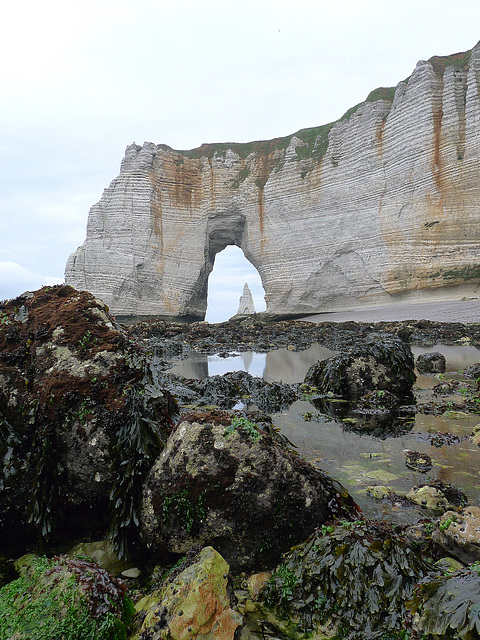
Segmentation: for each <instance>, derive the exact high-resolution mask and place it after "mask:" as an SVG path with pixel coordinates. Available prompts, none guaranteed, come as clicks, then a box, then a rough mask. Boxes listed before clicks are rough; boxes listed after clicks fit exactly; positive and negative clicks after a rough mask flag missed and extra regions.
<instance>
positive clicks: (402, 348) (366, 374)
mask: <svg viewBox="0 0 480 640" xmlns="http://www.w3.org/2000/svg"><path fill="white" fill-rule="evenodd" d="M414 381H415V372H414V358H413V355H412V351H411V349H410V347H409V346H408V345H407V343H406V342H404V341H403V340H402V339H401V338H399V337H398V336H395V335H391V334H388V333H371V334H370V335H368V336H367V337H366V338H365V340H364V341H363V342H361V343H359V344H358V345H356V346H354V347H352V348H351V349H349V350H348V351H346V352H344V353H339V354H338V355H335V356H332V357H330V358H327V359H326V360H320V361H319V362H317V363H315V364H314V365H313V366H312V367H310V369H309V370H308V372H307V375H306V376H305V383H306V384H309V385H312V386H315V387H317V388H318V390H319V391H320V392H321V393H324V394H333V395H334V396H338V397H341V398H345V399H346V400H350V401H357V400H359V399H360V398H361V397H362V396H366V395H367V394H369V393H371V392H373V391H376V392H378V391H386V392H387V391H388V392H389V393H390V394H392V395H393V396H395V397H396V398H397V400H398V402H400V403H406V402H411V401H412V400H413V394H412V388H413V383H414Z"/></svg>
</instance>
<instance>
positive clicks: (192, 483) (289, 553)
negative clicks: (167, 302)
mask: <svg viewBox="0 0 480 640" xmlns="http://www.w3.org/2000/svg"><path fill="white" fill-rule="evenodd" d="M466 342H467V343H468V344H471V345H476V346H478V345H480V325H478V324H470V325H463V324H460V323H451V324H450V323H440V322H430V321H422V320H416V321H403V322H384V323H375V324H373V323H354V322H347V323H334V322H328V323H321V324H313V323H309V322H300V321H289V322H287V321H284V322H272V323H264V322H259V321H258V319H256V318H255V317H252V318H248V319H245V320H241V321H238V322H228V323H223V324H220V325H209V324H207V323H203V322H198V323H192V324H176V323H166V322H163V321H160V320H151V321H148V322H141V323H138V324H136V325H132V326H129V327H126V326H124V325H119V324H118V323H117V322H116V320H115V319H114V318H113V317H112V316H111V315H110V313H109V310H108V308H107V307H106V306H105V305H104V304H103V302H102V301H100V300H98V299H96V298H95V297H94V296H92V295H91V294H89V293H87V292H79V291H76V290H75V289H73V288H72V287H69V286H63V285H61V286H55V287H44V288H43V289H41V290H39V291H35V292H29V293H26V294H24V295H22V296H20V297H19V298H17V299H15V300H10V301H5V302H3V303H1V305H0V429H1V436H2V437H1V438H0V457H1V459H2V472H1V476H0V487H1V493H0V534H1V539H2V548H1V551H0V553H1V556H2V557H1V563H0V584H1V585H2V588H1V589H0V640H4V639H5V640H7V639H10V638H11V639H13V638H15V640H21V639H25V640H26V639H27V638H28V639H31V640H33V639H36V638H39V639H40V638H42V639H46V638H63V639H65V640H69V639H70V638H71V639H72V640H73V639H74V638H75V639H78V638H92V639H93V638H132V639H133V638H135V639H138V640H157V639H160V638H162V639H163V638H172V639H177V638H178V640H180V639H181V640H184V639H187V638H202V639H207V638H208V639H212V640H213V639H214V638H215V639H218V640H223V639H225V640H227V639H233V638H234V637H235V638H236V639H237V640H257V639H258V640H260V638H262V639H263V638H265V636H268V637H273V638H280V639H285V638H294V639H295V640H297V639H298V640H300V639H301V638H307V637H315V638H319V639H321V638H351V639H359V640H360V639H370V638H384V639H387V638H388V639H390V638H391V639H394V638H399V639H400V638H404V639H405V638H410V639H411V640H415V639H419V638H456V637H458V638H477V637H480V618H479V616H478V609H479V607H480V575H479V573H480V535H479V531H480V509H478V508H477V506H476V505H474V504H471V503H469V500H468V496H465V495H464V494H463V492H462V491H461V487H455V486H453V485H450V484H449V483H447V482H442V481H439V480H437V481H432V479H429V478H428V477H425V482H424V483H423V485H422V486H419V487H416V490H415V491H413V490H412V493H411V494H409V495H408V496H407V495H405V496H395V495H393V494H392V492H389V489H388V487H381V486H379V485H377V486H375V487H373V488H372V492H373V493H376V497H377V499H381V500H384V501H385V503H386V504H388V503H389V501H390V502H391V503H392V504H393V503H395V504H396V505H397V507H396V508H398V504H400V503H401V501H402V500H403V501H405V503H407V502H408V501H415V500H416V501H417V502H418V503H419V504H421V505H422V508H424V517H423V518H420V519H419V520H418V522H416V523H415V524H413V525H410V526H408V527H407V526H405V527H400V526H398V525H395V524H393V523H391V522H390V523H388V522H384V521H381V522H380V521H375V520H372V519H370V518H368V517H366V516H365V515H364V514H363V513H362V512H361V510H360V508H359V507H358V505H357V504H356V502H355V500H354V499H353V498H352V496H351V495H350V493H349V491H348V487H347V488H346V487H343V486H342V485H341V484H340V483H339V482H338V481H337V480H336V479H335V478H332V477H331V476H330V475H329V474H327V473H325V472H324V471H323V470H322V469H319V468H318V467H316V466H314V465H312V464H310V463H309V462H307V461H306V460H304V459H303V458H302V456H301V455H299V454H298V453H297V452H296V451H295V447H294V445H295V443H290V442H289V441H288V440H287V439H286V438H285V437H284V436H283V435H282V434H281V433H280V432H279V430H278V429H277V428H276V426H275V424H274V421H273V420H272V417H271V414H272V413H273V412H274V411H277V410H278V408H279V407H283V406H289V405H290V404H291V403H293V402H294V401H295V400H296V399H298V398H303V397H308V398H309V399H310V400H311V401H312V403H313V404H314V406H315V407H317V409H318V411H319V412H329V411H330V412H335V411H337V410H338V407H339V406H341V407H342V412H343V413H342V415H343V416H345V415H348V416H350V415H355V421H356V423H357V424H361V425H362V429H368V428H369V425H370V424H371V423H372V421H373V422H375V425H376V427H378V424H379V421H380V422H381V424H382V425H384V427H382V428H385V429H393V431H395V429H399V430H401V429H402V424H403V423H404V421H405V420H406V419H408V418H409V417H411V416H412V415H413V414H415V413H416V412H418V411H421V412H426V413H428V412H431V413H435V412H441V411H445V410H446V409H447V408H448V410H449V411H462V412H464V413H469V414H471V415H473V416H475V415H477V414H478V413H479V409H478V406H479V404H480V396H479V394H478V390H477V383H476V380H477V378H478V377H479V374H480V370H478V369H480V367H479V368H475V367H473V368H472V369H471V370H470V371H468V372H466V373H465V372H464V373H465V375H464V381H463V382H462V385H463V386H462V389H463V397H462V398H461V401H460V400H459V398H458V394H457V393H455V392H456V391H457V387H458V385H457V387H456V386H455V383H454V382H447V381H444V382H442V381H441V380H440V381H439V383H438V385H437V386H438V387H441V386H442V385H443V388H442V389H440V388H438V389H434V391H433V392H432V393H431V394H430V395H429V397H428V399H427V400H425V398H424V396H422V397H420V395H419V393H418V391H417V390H416V388H415V385H414V383H415V376H416V371H415V366H416V363H415V361H414V358H413V356H412V353H411V350H410V345H413V344H415V345H420V346H424V347H427V346H428V347H432V346H433V345H435V344H438V343H443V344H458V343H460V344H465V343H466ZM313 343H320V344H322V345H324V346H326V347H329V348H330V349H332V350H333V351H334V352H335V355H334V356H332V357H330V358H328V359H325V360H322V361H320V362H317V363H316V364H315V365H314V366H312V367H311V369H310V371H309V372H308V374H307V376H306V378H305V379H304V380H303V381H301V382H298V383H295V384H283V383H275V382H271V383H267V382H265V381H263V380H261V379H259V378H254V377H252V376H251V375H249V374H247V373H245V372H236V373H233V374H225V375H223V376H215V377H213V378H207V379H205V380H192V379H186V378H181V377H180V376H173V375H172V374H170V373H168V368H169V366H170V365H171V361H172V358H177V359H178V358H183V357H186V356H188V355H191V354H192V352H193V353H195V352H197V353H209V354H213V353H224V354H228V353H229V352H232V351H237V352H238V351H245V350H248V349H251V350H254V351H257V352H268V351H271V350H273V349H278V348H281V347H283V348H287V349H288V350H290V351H294V350H304V349H306V348H308V347H309V346H310V345H311V344H313ZM442 366H444V362H442V360H441V358H439V357H438V356H432V357H428V358H423V359H422V360H418V365H417V367H418V368H419V369H420V368H422V367H423V370H424V371H425V370H427V371H428V370H430V371H431V372H432V374H431V375H434V374H435V375H437V374H438V372H439V371H440V372H441V369H442ZM468 376H469V377H468ZM447 387H448V388H447ZM246 398H248V403H249V406H248V408H246V407H243V408H238V400H239V399H243V400H245V399H246ZM345 412H346V413H345ZM348 419H351V418H347V420H348ZM479 422H480V419H479ZM472 438H473V441H474V442H476V440H475V438H477V439H478V438H479V436H478V434H477V433H476V432H474V433H473V434H472ZM427 458H428V456H427V457H425V456H422V455H420V454H419V453H418V452H417V453H416V452H414V451H412V452H409V455H408V456H407V459H406V464H407V466H408V465H412V466H413V468H416V469H418V470H419V471H420V473H424V472H425V473H426V472H427V470H428V469H429V464H430V462H429V460H428V459H427Z"/></svg>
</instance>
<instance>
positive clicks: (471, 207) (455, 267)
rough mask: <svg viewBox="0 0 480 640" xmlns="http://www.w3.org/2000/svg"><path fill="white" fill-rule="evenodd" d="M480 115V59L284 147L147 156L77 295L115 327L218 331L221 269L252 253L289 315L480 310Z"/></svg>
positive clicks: (127, 185)
mask: <svg viewBox="0 0 480 640" xmlns="http://www.w3.org/2000/svg"><path fill="white" fill-rule="evenodd" d="M479 113H480V43H479V44H477V45H476V46H475V47H474V48H473V49H472V50H471V51H467V52H465V53H462V54H455V55H452V56H447V57H434V58H431V59H430V60H429V61H423V60H422V61H420V62H419V63H418V64H417V66H416V68H415V69H414V70H413V72H412V74H411V76H410V77H409V78H408V80H406V81H403V82H400V83H399V84H398V85H397V86H396V87H395V88H391V89H378V90H375V91H373V92H371V94H370V95H369V96H368V97H367V100H366V101H365V102H364V103H363V104H361V105H359V106H357V107H356V108H353V109H350V110H349V111H348V112H347V113H346V114H345V115H344V117H343V118H341V119H340V120H338V121H337V122H332V123H329V124H326V125H323V126H319V127H315V128H311V129H303V130H301V131H298V132H297V133H296V134H294V135H289V136H286V137H284V138H277V139H275V140H270V141H262V142H251V143H246V144H231V143H225V144H204V145H202V146H201V147H199V148H197V149H193V150H191V151H176V150H174V149H171V148H170V147H168V146H166V145H163V144H154V143H152V142H145V143H144V144H143V146H140V145H137V144H135V143H133V144H131V145H130V146H128V147H127V149H126V153H125V157H124V159H123V161H122V164H121V169H120V174H119V175H118V177H117V178H115V179H114V180H113V181H112V182H111V184H110V186H109V187H108V188H107V189H105V192H104V194H103V196H102V198H101V200H100V201H99V202H98V203H97V204H95V205H94V206H93V207H92V209H91V210H90V214H89V219H88V227H87V237H86V240H85V242H84V244H83V245H82V246H81V247H79V248H78V249H77V250H76V251H75V252H74V253H73V254H72V255H71V256H70V258H69V259H68V263H67V265H66V272H65V277H66V282H67V283H69V284H71V285H73V286H75V287H76V288H79V289H87V290H89V291H92V292H94V293H95V294H96V295H98V296H99V297H100V298H102V300H105V301H106V302H107V304H108V305H109V306H110V308H111V309H112V311H113V313H117V314H122V315H130V314H137V315H159V316H168V317H169V318H171V319H172V318H174V317H176V316H182V317H194V318H196V319H203V317H204V315H205V311H206V307H207V281H208V276H209V273H210V272H211V270H212V267H213V264H214V261H215V255H216V254H217V253H218V252H220V251H222V250H223V249H224V248H225V247H226V246H227V245H237V246H239V247H240V248H241V249H242V250H243V252H244V254H245V256H246V258H247V259H248V260H249V261H250V262H251V263H252V264H253V265H254V266H255V267H256V268H257V270H258V272H259V274H260V276H261V279H262V283H263V286H264V289H265V299H266V304H267V311H268V312H269V313H271V314H273V315H302V314H303V315H305V314H308V313H317V312H319V311H320V310H327V311H335V310H339V309H342V308H343V309H345V308H352V307H354V306H355V307H356V306H359V305H367V306H372V305H374V304H377V303H386V302H387V303H388V302H391V301H392V300H393V301H397V300H398V299H399V298H398V297H399V296H401V300H410V301H419V300H422V299H423V300H425V299H431V298H432V297H433V298H435V297H436V298H437V299H445V297H449V296H452V297H455V298H456V299H459V298H460V297H462V295H473V294H474V292H475V291H476V289H477V288H478V284H479V282H480V262H479V258H478V244H479V240H480V223H479V220H480V215H479V214H480V146H479V144H478V138H479V132H480V116H479Z"/></svg>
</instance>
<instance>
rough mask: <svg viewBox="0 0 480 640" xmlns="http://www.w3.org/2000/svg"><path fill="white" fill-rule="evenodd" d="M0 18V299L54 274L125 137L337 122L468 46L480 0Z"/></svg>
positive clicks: (34, 10) (121, 4)
mask: <svg viewBox="0 0 480 640" xmlns="http://www.w3.org/2000/svg"><path fill="white" fill-rule="evenodd" d="M2 26H3V29H2V38H1V41H0V54H1V56H2V60H3V65H2V68H1V69H0V78H1V84H0V87H1V89H0V92H1V95H0V98H1V99H0V127H1V138H0V139H1V154H0V176H1V177H0V180H1V185H0V188H1V190H0V193H1V194H2V195H1V199H0V299H2V298H10V297H13V296H15V295H17V294H19V293H21V292H22V291H24V290H25V289H28V288H32V289H33V288H37V287H39V286H41V285H42V284H51V283H53V282H59V281H61V280H62V279H63V270H64V266H65V262H66V260H67V257H68V255H69V254H70V253H71V252H72V251H73V250H74V249H76V247H77V246H78V245H80V244H81V243H82V242H83V241H84V239H85V226H86V221H87V216H88V210H89V208H90V206H91V205H92V204H94V203H95V202H97V201H98V200H99V199H100V197H101V195H102V191H103V189H104V188H105V187H107V186H108V184H109V183H110V181H111V180H112V179H113V178H115V176H116V175H117V174H118V170H119V166H120V161H121V159H122V157H123V154H124V151H125V147H126V146H127V145H128V144H130V143H131V142H132V141H135V142H137V143H139V144H142V143H143V142H144V141H152V142H155V143H165V144H168V145H170V146H172V147H174V148H176V149H191V148H193V147H196V146H198V145H200V144H201V143H203V142H221V141H235V142H247V141H250V140H258V139H269V138H274V137H278V136H283V135H287V134H290V133H294V132H295V131H297V130H298V129H301V128H304V127H310V126H316V125H320V124H325V123H327V122H330V121H332V120H336V119H337V118H339V117H340V116H342V115H343V113H344V112H345V111H347V109H349V108H350V107H351V106H353V105H355V104H357V103H358V102H361V101H362V100H364V99H365V97H366V96H367V95H368V93H369V92H370V91H371V90H372V89H375V88H376V87H378V86H394V85H396V84H397V83H398V82H399V81H400V80H403V79H404V78H406V77H407V76H409V75H410V73H411V72H412V70H413V69H414V67H415V64H416V62H417V61H418V60H420V59H427V58H429V57H431V56H432V55H448V54H451V53H455V52H458V51H464V50H466V49H469V48H471V47H472V46H474V45H475V44H476V43H477V42H478V40H480V3H479V2H478V0H458V1H457V2H456V3H452V2H446V1H444V0H402V2H399V1H398V0H383V1H377V0H356V1H355V0H337V1H336V2H324V1H321V0H317V1H309V0H294V1H293V0H292V1H291V2H290V1H284V2H279V1H274V0H256V1H255V2H253V1H250V0H236V1H235V2H231V1H230V0H223V1H222V2H217V1H213V0H204V1H202V2H198V0H175V1H169V2H163V1H162V0H135V1H133V0H131V1H130V0H129V1H126V0H84V1H83V2H81V3H77V2H75V3H74V2H71V1H69V0H45V1H44V2H42V3H39V2H37V1H35V2H33V1H32V0H24V1H23V2H19V3H9V5H8V6H7V7H5V8H4V10H3V21H2ZM233 253H234V252H233ZM236 263H237V259H236V258H232V259H231V261H230V262H229V263H228V264H229V265H230V266H231V267H232V268H233V265H234V264H236ZM230 266H229V268H230ZM214 277H215V276H214ZM235 277H236V278H237V279H238V281H239V282H240V284H239V289H238V292H233V294H232V295H233V299H234V302H233V306H234V307H236V306H237V305H238V298H239V296H240V294H241V291H242V288H243V283H244V282H245V281H247V279H248V278H246V277H244V274H243V272H242V271H240V272H239V273H238V274H237V275H236V276H235ZM211 280H212V278H211ZM211 284H212V283H211ZM252 291H253V289H252ZM254 295H255V293H254ZM218 299H219V300H221V299H222V296H221V295H220V296H219V298H218ZM235 311H236V308H235V309H234V311H233V312H235Z"/></svg>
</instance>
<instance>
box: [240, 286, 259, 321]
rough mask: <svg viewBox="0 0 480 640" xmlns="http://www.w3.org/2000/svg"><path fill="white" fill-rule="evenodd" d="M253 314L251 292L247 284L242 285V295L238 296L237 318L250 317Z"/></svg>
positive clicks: (253, 306) (253, 307) (253, 305)
mask: <svg viewBox="0 0 480 640" xmlns="http://www.w3.org/2000/svg"><path fill="white" fill-rule="evenodd" d="M254 313H255V304H254V303H253V296H252V292H251V291H250V287H249V286H248V282H246V283H245V284H244V285H243V293H242V295H241V296H240V301H239V304H238V311H237V316H251V315H253V314H254Z"/></svg>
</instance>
